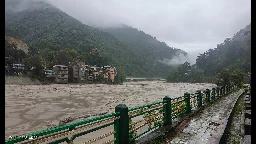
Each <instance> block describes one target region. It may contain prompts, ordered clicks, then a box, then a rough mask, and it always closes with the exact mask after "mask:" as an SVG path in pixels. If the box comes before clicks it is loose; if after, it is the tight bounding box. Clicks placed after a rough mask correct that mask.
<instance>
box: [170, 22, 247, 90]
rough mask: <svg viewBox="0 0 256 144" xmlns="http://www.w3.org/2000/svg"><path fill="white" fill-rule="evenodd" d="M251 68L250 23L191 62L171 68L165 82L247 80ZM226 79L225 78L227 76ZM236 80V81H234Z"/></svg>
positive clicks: (219, 82) (220, 83)
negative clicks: (191, 63) (193, 63)
mask: <svg viewBox="0 0 256 144" xmlns="http://www.w3.org/2000/svg"><path fill="white" fill-rule="evenodd" d="M250 71H251V24H249V25H247V26H246V27H245V28H244V29H241V30H240V31H239V32H237V33H236V34H235V35H234V36H233V37H232V38H226V39H225V40H224V42H223V43H221V44H218V45H217V47H216V48H214V49H209V50H208V51H206V52H204V53H203V54H200V55H199V56H198V57H197V59H196V64H195V65H190V64H189V63H188V62H186V63H184V64H182V65H179V66H178V67H177V68H176V70H175V71H172V72H171V73H170V74H169V76H168V78H167V81H168V82H215V83H216V84H219V85H223V84H226V83H229V82H234V83H240V82H242V81H245V82H248V79H247V80H246V79H244V78H246V77H247V75H248V72H250ZM227 79H228V80H227ZM237 80H238V81H239V82H237Z"/></svg>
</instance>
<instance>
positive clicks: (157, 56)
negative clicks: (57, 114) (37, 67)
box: [5, 0, 185, 77]
mask: <svg viewBox="0 0 256 144" xmlns="http://www.w3.org/2000/svg"><path fill="white" fill-rule="evenodd" d="M19 2H20V1H17V0H8V1H7V3H6V10H5V12H6V13H5V35H6V36H10V37H14V38H18V39H20V40H22V41H24V42H25V43H27V44H28V46H29V49H30V53H34V54H35V53H37V54H39V53H40V54H41V55H44V58H43V59H44V66H46V67H48V68H50V67H51V66H52V65H53V64H56V62H58V64H66V63H67V61H69V60H72V59H74V58H75V59H82V60H84V61H85V62H86V63H87V64H89V65H105V64H108V65H113V66H116V67H120V68H122V69H123V70H124V71H125V73H126V75H128V76H138V77H166V76H167V75H168V71H170V70H171V67H170V66H168V65H165V64H162V63H160V62H159V60H161V59H164V58H172V57H173V56H174V55H176V54H178V53H180V52H182V53H185V52H183V51H181V50H178V49H173V48H169V47H168V46H166V44H164V43H161V42H159V41H157V40H156V39H154V38H153V37H151V36H150V37H149V36H148V35H146V34H145V33H144V32H138V31H137V30H133V31H131V32H130V33H127V32H128V31H127V29H123V30H121V31H123V33H124V34H125V35H123V36H122V38H124V37H127V39H128V41H130V42H124V41H123V40H122V39H117V38H116V37H115V36H113V35H114V33H112V34H113V35H111V34H110V33H109V32H105V31H102V30H100V29H97V28H93V27H90V26H88V25H85V24H82V23H81V22H80V21H78V20H76V19H74V18H73V17H71V16H69V15H67V14H66V13H64V12H62V11H61V10H59V9H57V8H56V7H54V6H52V5H50V4H47V3H44V2H40V1H31V2H30V5H28V8H27V9H26V8H23V9H21V8H18V5H19ZM129 29H131V28H128V30H129ZM121 33H122V32H121ZM137 34H139V35H138V36H136V35H137ZM132 36H136V37H138V40H132V39H131V37H132ZM120 38H121V37H120ZM91 52H94V53H95V55H100V57H97V56H96V57H97V59H93V58H92V57H93V55H91V54H90V53H91ZM62 55H66V56H67V57H68V55H70V57H69V58H63V57H62ZM53 56H55V58H56V59H54V60H53V59H52V57H53Z"/></svg>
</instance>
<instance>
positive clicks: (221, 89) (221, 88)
mask: <svg viewBox="0 0 256 144" xmlns="http://www.w3.org/2000/svg"><path fill="white" fill-rule="evenodd" d="M222 92H223V87H220V96H222Z"/></svg>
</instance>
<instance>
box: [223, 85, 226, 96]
mask: <svg viewBox="0 0 256 144" xmlns="http://www.w3.org/2000/svg"><path fill="white" fill-rule="evenodd" d="M225 88H226V86H223V95H226V89H225Z"/></svg>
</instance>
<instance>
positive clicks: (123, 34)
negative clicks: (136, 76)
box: [102, 25, 187, 76]
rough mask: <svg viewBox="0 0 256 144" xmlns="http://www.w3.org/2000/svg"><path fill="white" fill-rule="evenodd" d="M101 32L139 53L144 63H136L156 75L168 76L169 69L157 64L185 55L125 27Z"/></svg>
mask: <svg viewBox="0 0 256 144" xmlns="http://www.w3.org/2000/svg"><path fill="white" fill-rule="evenodd" d="M102 30H103V31H106V32H108V33H110V34H112V35H113V36H114V37H115V38H117V39H118V40H119V41H121V42H123V43H125V44H126V45H128V46H129V47H130V48H131V49H132V50H134V51H136V52H137V53H139V54H140V56H141V58H143V59H144V61H145V62H146V63H145V62H143V61H141V62H140V63H138V64H140V65H141V67H142V68H144V69H146V70H147V71H148V69H149V68H154V69H155V70H156V71H155V72H156V73H159V72H161V73H164V75H163V76H166V75H168V73H169V71H170V69H171V68H169V70H167V69H166V65H165V64H162V63H159V62H162V61H164V60H165V61H166V60H170V59H172V58H174V56H178V55H180V54H182V55H187V53H186V52H184V51H182V50H179V49H175V48H171V47H169V46H167V45H166V44H165V43H164V42H160V41H158V40H157V39H156V38H155V37H152V36H151V35H148V34H146V33H144V32H143V31H140V30H138V29H136V28H132V27H130V26H127V25H121V26H120V27H116V28H104V29H102ZM152 64H153V66H152Z"/></svg>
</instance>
